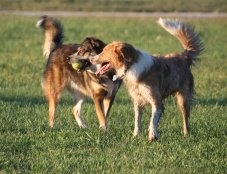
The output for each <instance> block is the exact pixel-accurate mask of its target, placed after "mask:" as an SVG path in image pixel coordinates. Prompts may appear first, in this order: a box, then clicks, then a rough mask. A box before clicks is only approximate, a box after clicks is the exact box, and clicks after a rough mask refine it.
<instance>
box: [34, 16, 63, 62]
mask: <svg viewBox="0 0 227 174" xmlns="http://www.w3.org/2000/svg"><path fill="white" fill-rule="evenodd" d="M36 26H37V27H39V28H42V29H43V31H44V34H45V41H44V46H43V56H44V57H46V58H48V57H49V55H50V53H51V52H52V51H53V50H54V49H55V48H56V47H58V46H60V45H62V42H63V38H64V35H63V26H62V25H61V23H60V22H59V21H58V20H56V19H54V18H52V17H50V16H42V17H40V19H39V20H38V21H37V23H36Z"/></svg>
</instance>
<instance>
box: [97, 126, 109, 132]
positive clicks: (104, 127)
mask: <svg viewBox="0 0 227 174" xmlns="http://www.w3.org/2000/svg"><path fill="white" fill-rule="evenodd" d="M99 129H101V130H103V131H107V126H99Z"/></svg>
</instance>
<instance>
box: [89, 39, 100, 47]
mask: <svg viewBox="0 0 227 174" xmlns="http://www.w3.org/2000/svg"><path fill="white" fill-rule="evenodd" d="M90 43H91V45H92V47H99V42H98V41H97V40H95V39H92V38H91V39H90Z"/></svg>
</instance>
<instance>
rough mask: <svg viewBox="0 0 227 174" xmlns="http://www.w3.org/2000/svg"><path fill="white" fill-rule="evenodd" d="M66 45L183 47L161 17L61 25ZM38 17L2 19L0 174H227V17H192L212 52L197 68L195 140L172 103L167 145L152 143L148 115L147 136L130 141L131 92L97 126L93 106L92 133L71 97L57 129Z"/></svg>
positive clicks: (164, 128) (165, 128) (164, 122)
mask: <svg viewBox="0 0 227 174" xmlns="http://www.w3.org/2000/svg"><path fill="white" fill-rule="evenodd" d="M59 19H60V20H61V21H62V23H63V25H64V26H65V35H66V38H65V42H67V43H69V42H77V43H79V42H81V41H82V40H83V39H84V37H86V36H96V37H99V38H100V39H102V40H104V41H105V42H111V41H113V40H122V41H126V42H129V43H131V44H133V45H134V46H136V47H138V48H141V49H144V50H147V51H148V52H151V53H167V52H171V51H181V50H182V47H181V45H180V43H178V41H177V40H175V39H174V38H173V37H172V36H171V35H169V34H168V33H167V32H165V31H164V30H163V29H162V28H161V27H160V26H158V25H157V24H156V23H155V21H156V20H157V19H153V18H146V19H142V18H137V19H133V18H127V19H123V18H59ZM36 20H37V18H34V17H16V16H0V24H1V27H0V41H1V47H0V70H1V73H0V89H1V90H0V124H1V126H0V173H103V174H104V173H105V174H106V173H111V174H112V173H130V174H137V173H144V174H147V173H174V174H177V173H196V174H198V173H212V174H224V173H227V165H226V164H227V150H226V147H227V129H226V128H227V119H226V117H227V52H226V50H227V46H226V28H227V20H226V19H224V18H223V19H201V18H200V19H187V20H186V21H187V22H189V23H191V24H193V25H194V26H195V27H196V30H197V31H198V32H199V33H201V39H202V41H203V42H204V45H205V51H204V53H203V54H202V55H201V61H198V62H197V63H196V66H194V67H193V68H192V70H193V74H194V76H195V86H196V91H197V95H196V101H195V103H194V105H193V109H192V112H191V119H190V123H191V133H190V134H189V136H187V137H184V136H183V134H182V119H181V116H180V113H179V111H178V109H176V104H175V101H174V100H173V99H172V98H169V99H168V100H167V101H166V105H165V107H166V110H165V113H164V115H163V117H162V119H161V121H160V124H159V136H160V137H159V139H158V141H156V142H152V143H148V142H147V128H148V124H149V118H150V116H149V115H150V109H149V108H145V112H144V117H143V130H142V134H141V136H139V137H138V138H133V137H132V131H133V122H134V121H133V109H132V108H133V107H132V103H131V100H130V98H129V96H128V93H127V91H126V90H125V87H124V86H123V87H122V88H121V90H120V91H119V93H118V95H117V97H116V101H115V104H114V106H113V108H112V110H111V113H110V117H109V120H108V124H109V131H108V132H103V131H101V130H99V128H98V121H97V118H96V114H95V111H94V105H93V102H92V101H91V100H88V101H87V102H86V104H85V105H84V109H83V116H84V119H85V121H86V123H87V124H88V126H89V129H87V130H83V129H80V128H79V127H78V125H77V124H76V122H75V120H74V118H73V116H72V114H71V109H72V106H73V105H72V104H73V103H72V101H71V98H70V97H69V95H68V94H67V93H65V94H64V96H63V98H62V101H61V102H60V104H59V107H58V112H57V128H56V129H50V128H49V127H48V118H47V109H48V108H47V104H46V101H45V98H44V97H43V94H42V91H41V86H40V79H41V76H42V73H43V70H44V67H45V63H46V60H45V59H44V58H43V57H42V43H43V33H42V32H41V31H40V30H39V29H37V28H36V27H35V22H36Z"/></svg>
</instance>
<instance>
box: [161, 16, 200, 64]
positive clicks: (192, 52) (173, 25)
mask: <svg viewBox="0 0 227 174" xmlns="http://www.w3.org/2000/svg"><path fill="white" fill-rule="evenodd" d="M158 23H159V24H160V25H161V26H162V27H163V28H164V29H165V30H166V31H168V32H169V33H170V34H172V35H173V36H174V37H176V38H177V39H178V40H179V41H180V42H181V44H182V46H183V47H184V55H185V56H186V57H187V59H188V62H189V64H190V65H191V64H193V61H194V60H196V59H197V56H198V55H199V54H200V53H201V52H202V50H203V45H202V43H201V41H200V38H199V35H198V34H197V33H196V32H195V30H194V28H193V27H192V26H189V25H187V24H185V23H183V22H180V21H177V20H169V19H162V18H159V20H158Z"/></svg>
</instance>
